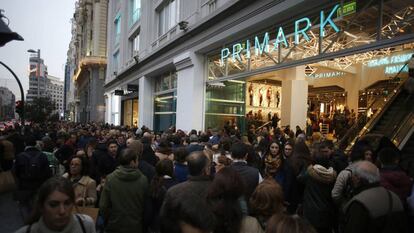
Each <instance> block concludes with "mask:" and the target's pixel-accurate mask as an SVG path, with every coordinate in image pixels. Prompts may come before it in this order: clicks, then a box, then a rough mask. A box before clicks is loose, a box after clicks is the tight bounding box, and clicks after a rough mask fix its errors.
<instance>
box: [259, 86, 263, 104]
mask: <svg viewBox="0 0 414 233" xmlns="http://www.w3.org/2000/svg"><path fill="white" fill-rule="evenodd" d="M262 103H263V87H262V88H260V89H259V106H260V107H261V106H262Z"/></svg>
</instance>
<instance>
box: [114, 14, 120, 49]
mask: <svg viewBox="0 0 414 233" xmlns="http://www.w3.org/2000/svg"><path fill="white" fill-rule="evenodd" d="M114 28H115V44H119V37H120V35H121V15H120V14H118V15H117V16H116V18H115V22H114Z"/></svg>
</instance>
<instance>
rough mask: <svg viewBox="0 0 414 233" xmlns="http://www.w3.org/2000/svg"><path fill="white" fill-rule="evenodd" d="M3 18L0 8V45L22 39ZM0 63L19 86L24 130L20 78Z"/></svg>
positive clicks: (22, 95) (22, 96)
mask: <svg viewBox="0 0 414 233" xmlns="http://www.w3.org/2000/svg"><path fill="white" fill-rule="evenodd" d="M3 18H5V19H7V18H6V17H5V16H4V15H3V10H1V9H0V47H2V46H4V45H5V44H7V43H8V42H10V41H12V40H23V37H21V36H20V35H19V34H17V33H16V32H12V31H11V30H10V28H9V27H8V24H9V20H8V19H7V24H6V23H5V22H4V21H3ZM0 64H1V65H2V66H4V67H5V68H6V69H7V70H8V71H9V72H10V73H11V74H12V75H13V77H14V78H15V79H16V81H17V84H19V88H20V95H21V98H22V99H21V101H22V102H21V103H22V106H23V109H22V115H21V116H20V120H21V124H22V132H24V131H23V130H24V125H25V123H24V92H23V86H22V84H21V83H20V79H19V78H18V77H17V75H16V74H15V73H14V71H13V70H12V69H10V67H8V66H7V65H6V64H4V63H3V62H2V61H0Z"/></svg>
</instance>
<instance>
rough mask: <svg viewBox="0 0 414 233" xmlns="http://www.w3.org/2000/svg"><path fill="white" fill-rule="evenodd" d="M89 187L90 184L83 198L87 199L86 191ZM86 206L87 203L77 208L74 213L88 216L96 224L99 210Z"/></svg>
mask: <svg viewBox="0 0 414 233" xmlns="http://www.w3.org/2000/svg"><path fill="white" fill-rule="evenodd" d="M88 185H89V183H88V184H87V185H86V187H85V190H84V191H83V198H85V197H86V190H87V187H88ZM85 205H86V201H84V202H83V205H82V206H75V208H74V209H73V211H72V212H73V213H77V214H84V215H88V216H89V217H91V218H92V219H93V221H94V222H95V223H96V220H97V219H98V214H99V208H94V207H86V206H85Z"/></svg>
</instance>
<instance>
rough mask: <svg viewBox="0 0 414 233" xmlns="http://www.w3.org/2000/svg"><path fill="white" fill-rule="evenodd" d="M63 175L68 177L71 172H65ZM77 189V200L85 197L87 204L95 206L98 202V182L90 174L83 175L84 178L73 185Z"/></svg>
mask: <svg viewBox="0 0 414 233" xmlns="http://www.w3.org/2000/svg"><path fill="white" fill-rule="evenodd" d="M63 177H65V178H68V177H69V174H68V173H65V174H63ZM73 188H74V190H75V200H78V199H79V198H83V199H84V200H85V201H86V204H85V206H87V207H94V206H95V202H96V182H95V181H94V180H93V179H91V178H90V177H89V176H82V178H81V179H80V180H79V181H78V182H77V183H76V184H74V185H73Z"/></svg>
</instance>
